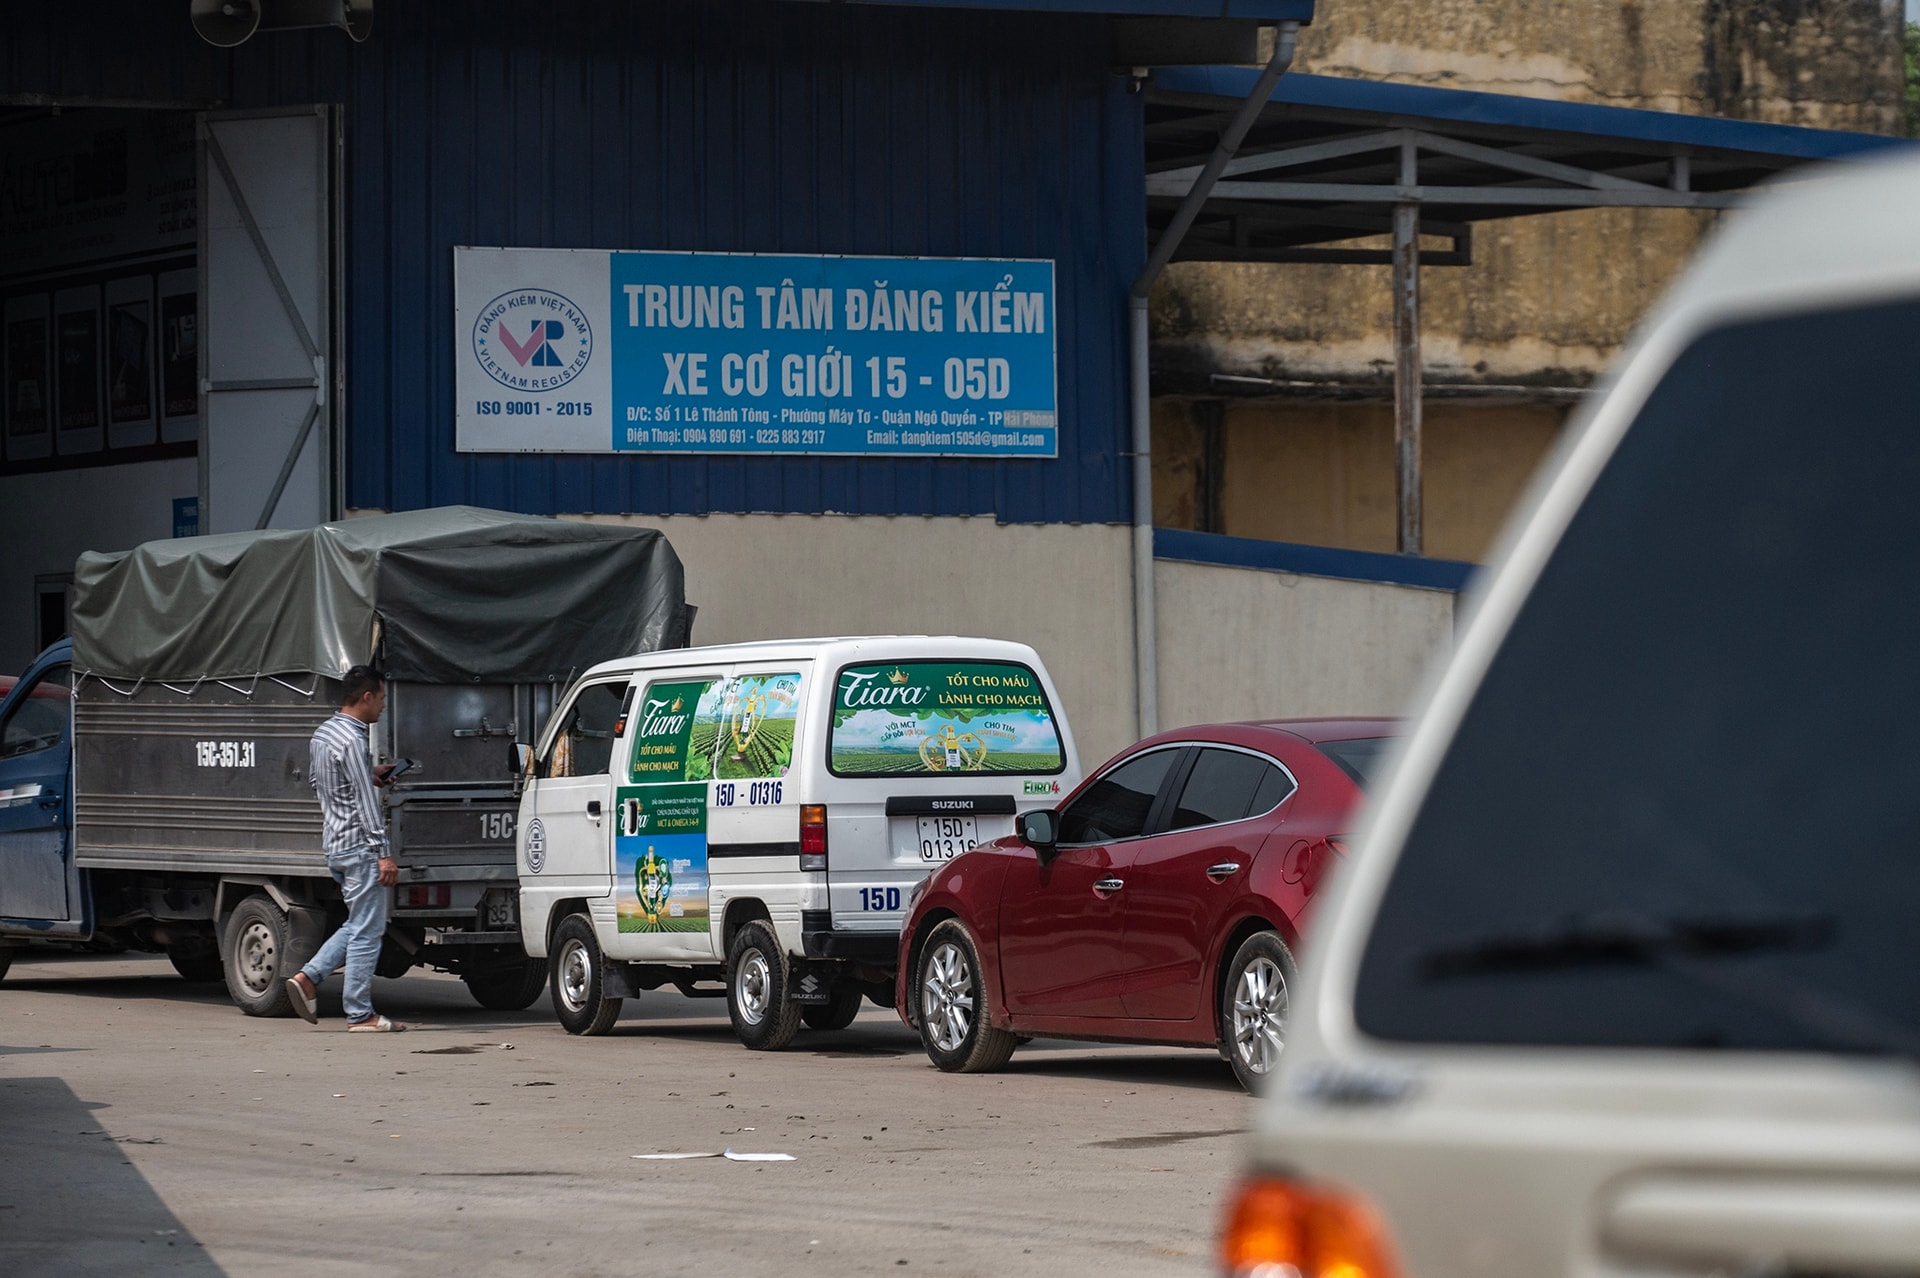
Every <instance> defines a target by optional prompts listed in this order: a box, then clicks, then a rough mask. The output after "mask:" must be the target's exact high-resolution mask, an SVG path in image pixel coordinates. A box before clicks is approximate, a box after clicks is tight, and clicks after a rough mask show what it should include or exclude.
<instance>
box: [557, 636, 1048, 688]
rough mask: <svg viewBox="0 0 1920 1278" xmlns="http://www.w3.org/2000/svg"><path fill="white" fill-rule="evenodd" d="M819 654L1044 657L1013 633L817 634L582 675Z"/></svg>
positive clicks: (654, 657) (642, 660)
mask: <svg viewBox="0 0 1920 1278" xmlns="http://www.w3.org/2000/svg"><path fill="white" fill-rule="evenodd" d="M816 657H821V658H825V659H826V660H828V661H834V662H848V661H857V660H859V659H860V658H861V657H871V658H873V659H876V660H881V661H891V660H895V659H898V660H902V661H905V660H910V659H913V658H916V657H955V658H962V659H968V658H985V659H987V660H992V661H1018V662H1022V663H1027V664H1031V663H1034V662H1037V661H1038V660H1039V656H1038V654H1037V653H1035V652H1034V650H1033V649H1032V648H1031V647H1029V646H1028V645H1027V644H1024V643H1015V642H1013V641H1012V640H1009V639H982V638H980V637H978V636H973V635H835V636H830V637H822V638H813V639H767V640H761V641H758V642H754V643H725V644H710V645H707V646H705V647H697V648H663V649H661V650H659V651H657V652H643V653H638V654H636V655H634V656H631V657H618V658H615V659H614V660H612V661H603V662H601V663H600V664H599V665H597V666H594V667H593V668H592V669H590V670H588V671H587V673H586V675H584V676H582V677H583V678H588V677H592V676H596V675H610V674H635V673H638V672H640V671H642V670H660V669H670V668H672V667H675V666H701V665H727V664H731V663H733V662H739V661H779V660H781V659H783V658H785V659H789V660H794V661H802V660H813V659H814V658H816Z"/></svg>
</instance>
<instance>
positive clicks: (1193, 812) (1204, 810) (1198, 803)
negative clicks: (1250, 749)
mask: <svg viewBox="0 0 1920 1278" xmlns="http://www.w3.org/2000/svg"><path fill="white" fill-rule="evenodd" d="M1271 777H1278V778H1279V779H1280V780H1281V781H1282V782H1285V781H1286V774H1285V773H1283V772H1281V771H1280V769H1279V768H1276V767H1274V766H1273V764H1271V763H1269V762H1268V761H1267V760H1265V759H1263V758H1261V757H1260V756H1258V755H1254V754H1246V753H1243V752H1241V751H1239V750H1212V749H1209V750H1202V751H1201V752H1200V757H1199V758H1197V759H1195V760H1194V762H1193V771H1192V772H1190V773H1188V774H1187V783H1186V785H1184V786H1183V787H1181V790H1180V802H1179V803H1177V804H1175V805H1174V809H1173V816H1172V818H1171V819H1170V820H1169V821H1168V822H1167V828H1168V829H1170V830H1187V829H1191V828H1193V827H1194V826H1197V825H1221V824H1224V823H1225V822H1228V821H1239V820H1242V819H1244V818H1246V817H1248V816H1251V815H1253V814H1254V812H1255V811H1261V812H1264V811H1267V810H1268V809H1269V808H1272V807H1273V806H1274V804H1275V803H1278V802H1279V800H1277V799H1276V800H1275V801H1274V803H1269V804H1267V805H1266V807H1264V808H1259V809H1256V808H1255V807H1254V801H1255V798H1256V796H1258V795H1259V793H1260V791H1261V790H1262V788H1267V789H1269V790H1271V789H1273V788H1274V787H1273V786H1271V785H1270V784H1269V781H1270V778H1271Z"/></svg>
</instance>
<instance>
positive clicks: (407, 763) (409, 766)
mask: <svg viewBox="0 0 1920 1278" xmlns="http://www.w3.org/2000/svg"><path fill="white" fill-rule="evenodd" d="M419 766H420V762H419V760H417V759H395V760H394V761H393V771H391V772H389V773H387V780H389V781H391V780H393V779H394V778H395V777H397V776H399V775H400V774H401V773H403V772H411V771H413V770H414V769H415V768H417V767H419Z"/></svg>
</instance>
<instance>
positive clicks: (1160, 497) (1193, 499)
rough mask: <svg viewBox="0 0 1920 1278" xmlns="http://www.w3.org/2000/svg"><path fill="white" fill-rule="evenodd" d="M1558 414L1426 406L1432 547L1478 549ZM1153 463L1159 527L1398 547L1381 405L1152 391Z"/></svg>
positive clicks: (1482, 550)
mask: <svg viewBox="0 0 1920 1278" xmlns="http://www.w3.org/2000/svg"><path fill="white" fill-rule="evenodd" d="M1566 414H1567V407H1566V406H1565V405H1559V404H1532V403H1485V402H1471V403H1452V402H1448V401H1444V400H1441V401H1430V402H1429V403H1428V404H1427V405H1426V409H1425V413H1424V422H1425V425H1424V431H1423V441H1424V445H1425V446H1424V452H1423V457H1424V466H1425V483H1424V485H1423V487H1422V491H1423V493H1424V498H1425V505H1426V551H1427V553H1428V554H1430V555H1433V556H1435V557H1436V558H1440V559H1463V560H1468V561H1470V562H1478V561H1479V560H1481V559H1482V558H1483V557H1484V556H1485V555H1486V553H1487V551H1488V548H1489V547H1490V546H1491V545H1492V544H1493V541H1494V539H1495V537H1496V536H1497V535H1498V534H1499V531H1500V527H1501V525H1502V524H1503V523H1504V521H1505V520H1506V517H1507V515H1508V513H1509V511H1510V510H1511V508H1512V506H1513V504H1514V502H1515V501H1516V500H1518V498H1519V496H1520V493H1521V492H1522V491H1523V490H1524V489H1525V487H1526V484H1527V480H1528V479H1529V477H1530V476H1531V475H1532V473H1533V470H1534V468H1535V467H1536V466H1538V465H1539V463H1540V461H1541V460H1542V459H1543V458H1544V457H1545V456H1546V455H1547V453H1548V451H1549V450H1551V449H1552V447H1553V443H1554V440H1555V439H1556V438H1557V437H1558V436H1559V433H1560V427H1561V425H1562V423H1563V422H1564V421H1565V418H1566ZM1216 422H1217V425H1216V424H1214V423H1216ZM1210 434H1211V437H1210ZM1153 462H1154V489H1153V498H1154V501H1153V519H1154V523H1155V524H1157V525H1159V526H1160V527H1162V528H1188V529H1193V530H1195V531H1199V532H1218V533H1226V534H1228V535H1229V536H1233V537H1258V538H1263V539H1265V540H1268V541H1291V542H1300V543H1304V544H1306V545H1312V546H1339V547H1343V548H1345V549H1348V550H1376V551H1392V550H1393V549H1394V518H1395V516H1394V487H1393V483H1394V481H1393V409H1392V407H1391V406H1390V405H1387V404H1382V403H1377V402H1355V403H1324V402H1322V403H1312V402H1307V403H1302V402H1288V401H1284V400H1280V401H1250V400H1248V401H1233V402H1228V403H1226V404H1223V405H1219V406H1217V407H1210V406H1206V405H1196V404H1195V403H1193V402H1191V401H1187V400H1180V399H1173V398H1166V399H1161V400H1158V401H1156V402H1155V404H1154V417H1153ZM1209 471H1211V476H1208V472H1209ZM1203 506H1204V507H1205V509H1204V510H1203ZM1203 521H1204V522H1203Z"/></svg>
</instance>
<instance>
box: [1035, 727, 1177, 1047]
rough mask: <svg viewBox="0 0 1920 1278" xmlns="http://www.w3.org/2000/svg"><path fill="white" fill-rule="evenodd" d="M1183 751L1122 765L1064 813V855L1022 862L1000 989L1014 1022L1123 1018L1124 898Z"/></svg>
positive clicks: (1169, 751) (1146, 756)
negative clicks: (1047, 860) (1137, 850)
mask: <svg viewBox="0 0 1920 1278" xmlns="http://www.w3.org/2000/svg"><path fill="white" fill-rule="evenodd" d="M1180 756H1181V747H1178V746H1174V747H1170V748H1165V749H1157V750H1150V751H1146V752H1144V753H1141V754H1136V755H1130V756H1128V757H1125V758H1123V759H1121V760H1120V761H1118V762H1117V763H1115V764H1114V765H1113V766H1112V767H1110V768H1109V769H1108V770H1107V771H1106V772H1105V773H1103V774H1102V775H1100V776H1098V777H1096V778H1095V779H1094V780H1093V781H1091V782H1090V783H1088V785H1087V787H1086V788H1085V789H1084V790H1082V791H1081V792H1080V793H1079V794H1077V795H1075V796H1074V798H1073V801H1072V802H1070V803H1069V804H1067V806H1066V807H1065V808H1063V809H1062V810H1061V813H1060V846H1059V852H1058V854H1057V855H1056V856H1055V857H1054V858H1053V860H1052V861H1051V862H1050V863H1049V864H1047V865H1042V864H1040V860H1039V857H1038V856H1033V857H1025V856H1016V857H1014V858H1013V861H1012V864H1010V865H1009V866H1008V868H1007V875H1006V878H1005V880H1004V882H1003V884H1002V887H1001V893H1000V945H999V954H1000V984H1001V991H1002V995H1003V997H1004V998H1005V999H1006V1006H1007V1010H1008V1011H1009V1012H1011V1013H1013V1014H1014V1015H1015V1016H1016V1017H1019V1016H1027V1017H1086V1016H1098V1017H1118V1016H1121V1015H1122V1014H1123V1012H1122V1008H1121V1005H1120V985H1119V982H1120V973H1121V970H1122V962H1121V951H1120V942H1121V929H1122V926H1123V924H1122V918H1121V912H1122V910H1123V909H1124V908H1125V907H1124V904H1123V902H1122V901H1121V899H1120V898H1121V897H1122V896H1124V895H1125V893H1124V890H1123V885H1124V884H1125V882H1126V875H1127V872H1128V868H1129V866H1130V865H1131V864H1132V861H1133V856H1134V850H1135V848H1136V847H1137V846H1138V845H1139V843H1140V842H1141V840H1140V835H1141V834H1142V833H1143V832H1144V831H1145V830H1146V829H1147V828H1148V821H1149V820H1150V818H1151V817H1152V816H1153V815H1154V811H1155V809H1156V807H1157V806H1158V801H1159V799H1160V797H1161V790H1162V789H1163V788H1164V786H1165V784H1166V782H1167V780H1168V778H1169V777H1170V776H1171V774H1172V772H1173V770H1174V766H1173V765H1174V764H1175V763H1176V762H1177V761H1178V760H1179V758H1180Z"/></svg>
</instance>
